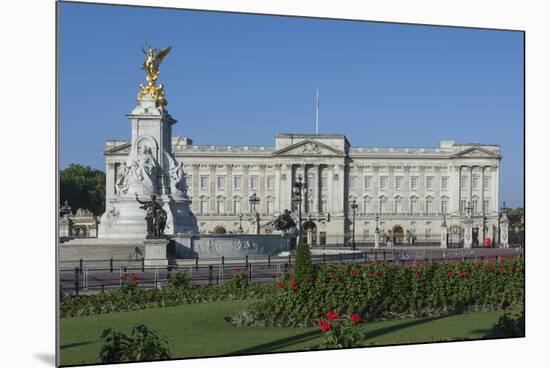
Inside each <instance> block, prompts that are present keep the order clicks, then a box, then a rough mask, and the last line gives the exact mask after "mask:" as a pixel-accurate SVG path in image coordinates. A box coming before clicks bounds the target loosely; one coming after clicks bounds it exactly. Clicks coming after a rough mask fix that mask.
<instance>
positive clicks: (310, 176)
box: [307, 175, 315, 189]
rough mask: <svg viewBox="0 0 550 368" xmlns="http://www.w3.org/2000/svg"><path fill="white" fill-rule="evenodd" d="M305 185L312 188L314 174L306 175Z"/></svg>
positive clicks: (313, 185)
mask: <svg viewBox="0 0 550 368" xmlns="http://www.w3.org/2000/svg"><path fill="white" fill-rule="evenodd" d="M307 187H308V188H311V189H313V188H314V187H315V176H314V175H308V176H307Z"/></svg>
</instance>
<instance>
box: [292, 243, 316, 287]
mask: <svg viewBox="0 0 550 368" xmlns="http://www.w3.org/2000/svg"><path fill="white" fill-rule="evenodd" d="M294 276H295V277H296V279H298V280H302V279H303V278H309V277H311V276H313V264H312V262H311V250H310V249H309V246H308V245H307V244H303V243H298V246H297V247H296V261H295V264H294Z"/></svg>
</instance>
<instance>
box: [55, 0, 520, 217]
mask: <svg viewBox="0 0 550 368" xmlns="http://www.w3.org/2000/svg"><path fill="white" fill-rule="evenodd" d="M59 21H60V23H59V26H60V28H59V31H60V43H59V46H60V59H59V60H60V111H59V112H60V167H61V168H65V167H66V166H68V165H69V164H70V163H80V164H84V165H90V166H92V167H95V168H99V169H102V170H104V169H105V167H104V166H105V161H104V157H103V156H102V150H103V148H104V146H105V141H106V140H107V139H129V138H130V122H129V120H128V119H127V118H126V117H125V114H127V113H129V112H130V111H131V110H132V109H133V107H134V106H135V103H136V100H135V99H136V94H137V91H138V85H139V83H145V74H144V72H143V71H142V70H141V69H140V68H141V63H142V62H143V59H144V56H143V54H142V53H141V51H140V46H141V45H143V44H144V43H145V42H146V41H149V42H150V43H151V44H152V45H153V46H154V47H159V48H162V47H165V46H167V45H172V46H173V49H172V51H171V52H170V54H169V55H168V56H167V57H166V59H165V61H164V63H163V64H162V65H161V68H160V70H161V74H160V77H159V82H160V83H163V84H164V85H165V90H166V98H167V100H168V111H169V112H170V114H171V115H172V116H173V117H174V118H175V119H177V120H178V123H177V124H176V125H175V126H174V130H173V134H174V135H182V136H186V137H190V138H192V139H193V141H194V143H196V144H220V145H266V146H268V145H269V146H272V145H274V143H275V134H277V133H281V132H295V133H298V132H299V133H314V132H315V103H314V95H315V89H319V91H320V100H321V103H320V118H319V121H320V124H319V125H320V128H319V132H320V133H342V134H345V135H346V136H347V137H348V140H349V141H350V143H351V145H352V146H355V147H368V146H376V147H436V146H437V145H438V142H439V141H440V140H445V139H449V140H455V141H457V142H461V143H472V142H479V143H490V144H499V145H500V146H501V152H502V155H503V159H502V161H501V177H500V183H501V199H500V201H501V202H502V200H506V201H507V203H508V205H509V206H511V207H519V206H523V190H524V188H523V171H524V170H523V160H524V157H523V108H524V106H523V34H522V33H520V32H512V31H492V30H477V29H461V28H451V27H429V26H416V25H400V24H388V23H372V22H357V21H341V20H320V19H307V18H293V17H276V16H260V15H248V14H230V13H213V12H197V11H186V10H162V9H152V8H138V7H118V6H108V5H89V4H71V3H62V4H61V5H60V18H59Z"/></svg>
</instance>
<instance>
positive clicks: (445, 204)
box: [441, 199, 449, 214]
mask: <svg viewBox="0 0 550 368" xmlns="http://www.w3.org/2000/svg"><path fill="white" fill-rule="evenodd" d="M448 207H449V202H448V201H447V200H446V199H442V200H441V213H445V214H446V213H448V212H447V211H448Z"/></svg>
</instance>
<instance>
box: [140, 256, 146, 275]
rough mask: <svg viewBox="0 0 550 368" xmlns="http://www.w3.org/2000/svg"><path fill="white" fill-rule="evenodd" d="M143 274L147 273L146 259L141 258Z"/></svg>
mask: <svg viewBox="0 0 550 368" xmlns="http://www.w3.org/2000/svg"><path fill="white" fill-rule="evenodd" d="M141 272H145V258H144V257H141Z"/></svg>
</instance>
